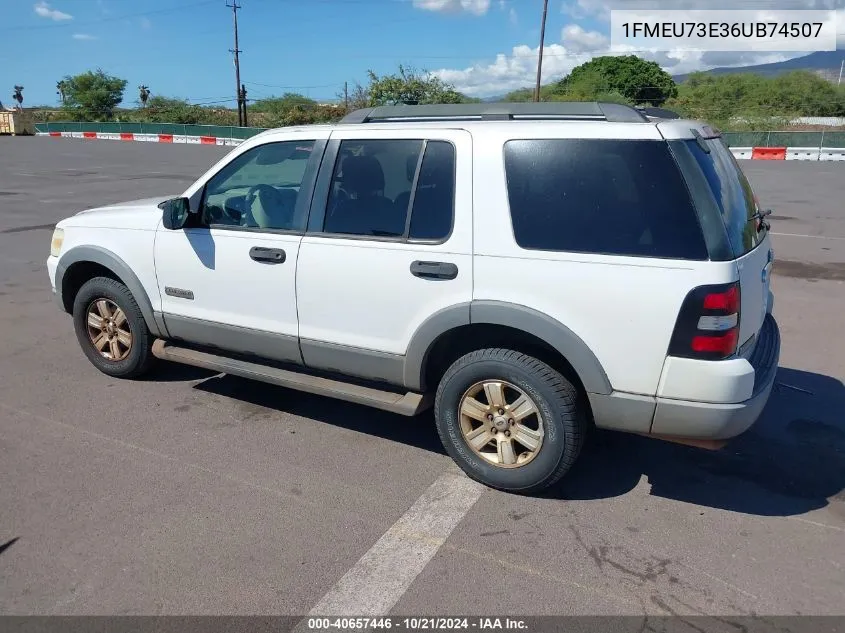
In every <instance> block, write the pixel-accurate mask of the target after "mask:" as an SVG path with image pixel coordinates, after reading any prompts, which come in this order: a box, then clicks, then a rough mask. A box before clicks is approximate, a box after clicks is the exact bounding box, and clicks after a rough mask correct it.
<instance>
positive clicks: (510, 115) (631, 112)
mask: <svg viewBox="0 0 845 633" xmlns="http://www.w3.org/2000/svg"><path fill="white" fill-rule="evenodd" d="M766 213H767V212H761V211H760V209H759V206H758V204H757V200H756V198H755V197H754V194H753V193H752V191H751V188H750V186H749V184H748V181H747V180H746V179H745V177H744V176H743V174H742V171H741V170H740V169H739V167H738V166H737V164H736V162H735V161H734V159H733V157H732V155H731V153H730V151H729V150H728V149H727V147H726V146H725V145H724V144H723V142H722V141H721V139H720V138H719V137H718V134H716V133H714V131H713V130H712V129H710V128H709V127H707V126H706V125H703V124H701V123H698V122H694V121H685V120H679V119H672V120H670V119H660V118H656V117H655V116H647V115H646V114H645V113H643V112H642V111H638V110H636V109H633V108H628V107H626V106H619V105H612V104H595V103H537V104H496V105H489V104H480V105H460V106H394V107H382V108H374V109H367V110H359V111H356V112H353V113H351V114H350V115H349V116H347V117H346V118H345V119H344V120H343V121H342V122H340V123H339V124H337V125H328V126H309V127H295V128H284V129H278V130H271V131H267V132H264V133H262V134H259V135H258V136H255V137H253V138H251V139H250V140H248V141H246V142H245V143H243V144H242V145H240V146H239V147H237V148H236V149H234V150H233V151H232V152H231V153H230V154H229V155H227V156H226V157H225V158H223V159H222V160H220V161H219V162H218V163H217V164H216V165H214V167H212V168H211V169H210V170H209V171H208V172H207V173H206V174H205V175H203V176H202V177H201V178H200V179H199V180H197V181H196V183H194V184H193V185H192V186H191V187H189V188H188V190H187V191H186V192H185V193H184V194H183V196H182V197H179V198H175V199H170V200H163V199H162V198H159V199H153V200H142V201H137V202H131V203H126V204H119V205H112V206H109V207H105V208H100V209H92V210H88V211H83V212H81V213H78V214H76V215H74V216H72V217H69V218H67V219H65V220H62V221H61V222H59V224H58V225H57V227H56V232H55V234H54V236H53V244H52V252H51V256H50V258H49V260H48V269H49V273H50V279H51V282H52V284H53V288H54V292H55V295H56V298H57V300H58V303H59V305H60V306H61V307H62V309H63V310H65V311H66V312H68V313H71V314H72V315H73V321H74V326H75V330H76V335H77V337H78V339H79V343H80V344H81V346H82V349H83V351H84V352H85V354H86V356H87V357H88V358H89V360H90V361H91V362H92V363H93V364H94V365H95V366H96V367H97V368H98V369H100V370H101V371H102V372H104V373H106V374H108V375H110V376H118V377H126V378H130V377H135V376H139V375H141V374H142V373H144V372H145V371H147V370H148V369H149V368H150V366H151V364H152V362H153V360H154V359H155V358H156V357H157V358H160V359H166V360H171V361H176V362H180V363H187V364H190V365H196V366H199V367H205V368H209V369H212V370H214V371H221V372H226V373H229V374H234V375H238V376H245V377H248V378H254V379H257V380H262V381H265V382H268V383H273V384H277V385H284V386H286V387H292V388H296V389H301V390H304V391H309V392H312V393H317V394H323V395H327V396H332V397H336V398H342V399H345V400H348V401H351V402H356V403H359V404H365V405H369V406H373V407H378V408H380V409H385V410H388V411H393V412H395V413H399V414H402V415H415V414H417V413H420V412H421V411H423V410H424V409H426V408H427V407H429V406H431V405H432V404H433V406H434V415H435V419H436V423H437V428H438V431H439V433H440V436H441V438H442V440H443V444H444V446H445V448H446V450H447V451H448V453H449V454H450V455H451V456H452V457H453V458H454V459H455V460H456V461H457V463H458V464H459V465H460V466H461V467H462V468H463V469H464V470H465V471H466V472H467V473H468V474H469V475H470V476H471V477H474V478H476V479H478V480H480V481H482V482H484V483H486V484H488V485H490V486H494V487H497V488H501V489H505V490H510V491H515V492H535V491H538V490H540V489H542V488H545V487H546V486H549V485H551V484H552V483H554V482H555V481H556V480H557V479H559V478H560V477H561V476H562V475H563V474H564V473H565V472H566V471H567V470H568V469H569V468H570V466H572V464H573V462H574V461H575V459H576V457H577V456H578V453H579V451H580V449H581V446H582V443H583V440H584V436H585V432H586V430H587V428H588V426H589V425H590V424H595V425H596V426H597V427H600V428H605V429H617V430H620V431H626V432H631V433H639V434H647V435H652V436H657V437H661V438H664V439H673V440H675V441H681V442H685V443H691V444H700V445H709V444H714V443H715V442H714V441H715V440H724V439H727V438H730V437H733V436H735V435H738V434H739V433H742V432H743V431H745V430H746V429H747V428H748V427H749V426H751V425H752V424H753V423H754V421H755V420H756V419H757V417H758V416H759V414H760V412H761V410H762V409H763V406H764V405H765V403H766V401H767V399H768V397H769V393H770V391H771V388H772V384H773V382H774V379H775V372H776V369H777V364H778V355H779V349H780V335H779V332H778V328H777V325H776V324H775V321H774V319H773V318H772V316H771V311H772V304H773V298H772V295H771V292H770V291H769V273H770V270H771V266H772V250H771V247H770V243H769V237H768V232H769V227H768V225H767V223H766V221H765V219H764V218H765V215H766ZM432 396H433V397H432Z"/></svg>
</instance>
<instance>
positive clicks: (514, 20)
mask: <svg viewBox="0 0 845 633" xmlns="http://www.w3.org/2000/svg"><path fill="white" fill-rule="evenodd" d="M508 19H509V20H510V21H511V24H513V25H514V26H516V25H517V24H519V16H518V15H517V14H516V9H514V8H513V7H511V8H510V11H508Z"/></svg>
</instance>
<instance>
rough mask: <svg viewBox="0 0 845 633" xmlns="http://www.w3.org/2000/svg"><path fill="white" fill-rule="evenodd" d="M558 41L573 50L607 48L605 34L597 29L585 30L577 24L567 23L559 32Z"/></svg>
mask: <svg viewBox="0 0 845 633" xmlns="http://www.w3.org/2000/svg"><path fill="white" fill-rule="evenodd" d="M560 41H561V42H563V45H564V46H566V48H567V50H570V51H573V52H578V53H582V52H589V51H599V50H603V49H606V48H607V45H608V43H609V40H608V38H607V36H605V35H603V34H601V33H599V32H598V31H586V30H584V28H583V27H581V26H580V25H578V24H567V25H566V26H564V27H563V30H561V32H560Z"/></svg>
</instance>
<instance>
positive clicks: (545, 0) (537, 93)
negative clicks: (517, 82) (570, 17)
mask: <svg viewBox="0 0 845 633" xmlns="http://www.w3.org/2000/svg"><path fill="white" fill-rule="evenodd" d="M548 10H549V0H543V21H542V22H541V23H540V50H539V51H538V53H539V55H538V57H537V85H536V86H535V87H534V101H539V100H540V79H541V77H542V75H543V44H544V41H545V39H546V13H547V12H548Z"/></svg>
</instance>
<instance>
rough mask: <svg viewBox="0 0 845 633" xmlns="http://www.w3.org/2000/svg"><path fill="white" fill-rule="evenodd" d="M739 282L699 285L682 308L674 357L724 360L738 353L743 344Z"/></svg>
mask: <svg viewBox="0 0 845 633" xmlns="http://www.w3.org/2000/svg"><path fill="white" fill-rule="evenodd" d="M739 306H740V291H739V282H735V283H732V284H720V285H718V286H699V287H698V288H696V289H694V290H693V291H692V292H690V293H689V294H688V295H687V297H686V299H684V303H683V305H682V306H681V311H680V313H679V314H678V320H677V322H676V323H675V331H674V332H673V334H672V342H671V343H670V344H669V355H670V356H681V357H683V358H698V359H702V360H722V359H724V358H728V357H729V356H733V355H734V354H735V353H736V347H737V343H738V342H739Z"/></svg>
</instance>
